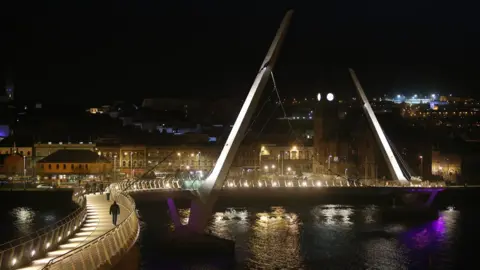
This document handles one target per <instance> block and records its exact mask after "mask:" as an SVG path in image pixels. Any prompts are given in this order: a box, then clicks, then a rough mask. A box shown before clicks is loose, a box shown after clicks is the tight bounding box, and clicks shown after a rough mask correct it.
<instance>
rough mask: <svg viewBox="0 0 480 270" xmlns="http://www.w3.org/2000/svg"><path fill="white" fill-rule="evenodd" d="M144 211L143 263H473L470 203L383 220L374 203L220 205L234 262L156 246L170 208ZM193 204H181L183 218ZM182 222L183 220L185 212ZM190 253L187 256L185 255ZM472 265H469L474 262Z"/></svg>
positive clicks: (216, 224)
mask: <svg viewBox="0 0 480 270" xmlns="http://www.w3.org/2000/svg"><path fill="white" fill-rule="evenodd" d="M138 207H139V209H140V213H141V214H142V216H143V221H144V222H143V224H142V234H141V238H140V241H139V244H140V252H141V266H140V268H141V269H145V270H147V269H148V270H150V269H152V270H153V269H232V268H235V269H381V270H387V269H473V268H471V267H472V266H473V265H474V262H475V261H477V260H476V259H475V256H476V255H475V254H474V252H473V251H474V250H475V247H476V243H477V242H476V240H475V239H476V238H478V237H476V234H475V231H476V229H477V228H479V227H480V219H479V218H478V217H477V214H476V211H475V210H472V209H465V210H457V209H455V208H454V207H453V206H451V207H448V208H446V209H444V210H442V211H441V217H440V218H439V219H438V220H435V221H432V222H425V223H421V224H408V223H397V224H384V223H382V222H381V221H380V218H379V211H380V210H381V209H380V207H378V206H375V205H362V206H353V205H315V206H300V205H298V206H294V207H292V206H289V207H271V208H246V209H245V210H243V211H241V210H240V209H237V210H238V211H236V213H235V214H232V213H233V212H232V211H230V210H229V209H223V210H220V211H218V212H217V213H216V214H215V215H214V217H213V220H212V223H211V225H210V228H209V229H210V230H211V232H212V233H213V234H215V235H217V236H220V237H223V238H229V239H233V240H235V242H236V266H235V267H231V266H226V264H223V261H222V258H213V259H205V260H194V261H189V260H186V259H185V260H183V259H182V260H179V259H170V258H168V257H166V256H163V255H162V254H161V253H160V252H158V250H157V247H158V243H159V241H160V240H161V239H163V238H164V237H165V235H166V234H167V233H169V230H170V228H171V223H170V221H169V218H168V214H167V213H166V211H163V210H162V209H159V207H152V206H147V205H143V206H142V205H138ZM187 213H188V210H182V211H181V215H182V216H183V217H186V216H187ZM184 221H186V220H185V219H184ZM186 257H187V256H186ZM469 265H470V266H469Z"/></svg>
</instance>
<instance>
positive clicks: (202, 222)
mask: <svg viewBox="0 0 480 270" xmlns="http://www.w3.org/2000/svg"><path fill="white" fill-rule="evenodd" d="M216 201H217V196H215V195H214V194H211V195H210V196H209V198H208V199H207V200H206V201H205V202H204V201H202V200H201V199H199V198H195V199H193V200H192V203H191V207H190V218H189V220H188V228H189V230H190V231H192V232H195V233H204V232H205V228H207V225H208V221H209V219H210V217H211V216H212V211H213V206H214V205H215V202H216Z"/></svg>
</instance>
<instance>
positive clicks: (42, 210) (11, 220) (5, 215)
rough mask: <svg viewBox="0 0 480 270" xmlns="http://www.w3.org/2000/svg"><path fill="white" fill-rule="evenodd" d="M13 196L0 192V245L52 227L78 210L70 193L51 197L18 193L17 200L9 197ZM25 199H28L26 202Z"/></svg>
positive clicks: (50, 195)
mask: <svg viewBox="0 0 480 270" xmlns="http://www.w3.org/2000/svg"><path fill="white" fill-rule="evenodd" d="M14 193H15V192H14ZM10 194H11V193H7V192H5V191H2V192H0V195H4V196H0V244H2V243H5V242H8V241H10V240H14V239H16V238H19V237H22V236H26V235H28V234H30V233H33V232H35V231H36V230H38V229H41V228H44V227H46V226H49V225H52V224H54V223H55V222H57V221H59V220H61V219H62V218H63V217H66V216H67V215H68V214H70V213H71V212H72V211H73V210H74V209H75V205H74V204H73V203H72V201H71V199H70V197H71V192H70V193H67V194H59V193H53V192H51V193H49V194H48V196H39V195H38V193H36V194H34V195H32V193H30V194H29V193H28V192H27V193H22V192H18V193H15V196H9V195H10ZM25 194H26V195H25ZM24 195H25V196H29V198H28V199H24ZM12 198H16V200H13V199H12Z"/></svg>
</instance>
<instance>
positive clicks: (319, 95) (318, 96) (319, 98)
mask: <svg viewBox="0 0 480 270" xmlns="http://www.w3.org/2000/svg"><path fill="white" fill-rule="evenodd" d="M317 100H318V101H320V100H322V94H320V93H318V94H317Z"/></svg>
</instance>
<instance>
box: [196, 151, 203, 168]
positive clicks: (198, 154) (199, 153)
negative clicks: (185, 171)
mask: <svg viewBox="0 0 480 270" xmlns="http://www.w3.org/2000/svg"><path fill="white" fill-rule="evenodd" d="M201 154H202V152H198V153H197V156H198V170H201V168H200V156H201Z"/></svg>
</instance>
